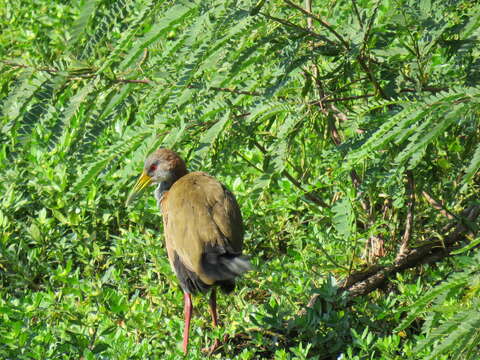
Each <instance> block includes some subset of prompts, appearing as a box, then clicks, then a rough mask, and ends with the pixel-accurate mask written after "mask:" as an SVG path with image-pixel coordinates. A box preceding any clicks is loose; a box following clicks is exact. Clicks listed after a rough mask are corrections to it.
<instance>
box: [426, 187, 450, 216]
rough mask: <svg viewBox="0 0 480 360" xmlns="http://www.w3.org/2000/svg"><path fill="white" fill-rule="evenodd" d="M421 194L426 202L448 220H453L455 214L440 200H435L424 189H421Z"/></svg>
mask: <svg viewBox="0 0 480 360" xmlns="http://www.w3.org/2000/svg"><path fill="white" fill-rule="evenodd" d="M422 195H423V197H424V198H425V200H427V202H428V203H429V204H430V205H432V206H433V208H434V209H435V210H438V211H440V214H442V215H443V216H445V217H446V218H447V219H448V220H453V219H454V218H455V215H453V214H452V213H451V212H450V211H448V210H447V209H446V208H445V207H444V206H443V204H442V203H441V202H439V201H437V200H435V199H434V198H433V197H432V196H431V195H430V194H429V193H427V192H426V191H425V190H423V191H422Z"/></svg>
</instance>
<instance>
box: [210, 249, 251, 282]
mask: <svg viewBox="0 0 480 360" xmlns="http://www.w3.org/2000/svg"><path fill="white" fill-rule="evenodd" d="M202 266H203V271H204V272H205V274H206V275H207V276H208V277H210V278H212V279H214V280H216V281H224V280H233V279H235V278H236V277H237V276H240V275H242V274H243V273H244V272H247V271H248V270H251V269H252V264H251V263H250V261H249V258H248V256H243V255H232V254H212V253H210V254H205V255H204V256H203V258H202Z"/></svg>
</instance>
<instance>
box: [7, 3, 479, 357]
mask: <svg viewBox="0 0 480 360" xmlns="http://www.w3.org/2000/svg"><path fill="white" fill-rule="evenodd" d="M309 6H311V9H310V10H311V13H312V14H314V15H313V16H310V19H311V24H309V20H308V18H309V16H308V15H309V12H310V10H309V9H308V7H309ZM0 19H1V20H0V26H1V28H0V55H1V59H0V60H1V61H0V74H1V76H0V94H1V95H0V120H1V130H0V137H1V145H0V159H1V162H0V175H1V180H2V181H1V182H0V190H1V193H2V197H1V199H0V229H1V232H0V294H1V296H0V357H2V358H6V359H46V358H48V359H70V358H83V359H96V358H98V359H146V358H161V359H169V358H171V359H176V358H181V357H182V355H181V351H180V349H179V347H178V342H179V341H180V340H181V333H182V322H183V315H182V300H181V298H182V297H181V293H180V291H179V290H178V286H177V283H176V280H175V278H174V276H173V274H172V272H171V270H170V268H169V265H168V261H167V258H166V253H165V250H164V246H163V238H162V231H161V217H160V216H159V211H158V209H157V208H156V204H155V202H154V200H153V198H152V197H149V196H145V197H144V198H143V199H140V200H139V201H137V202H136V204H135V205H134V207H132V208H129V209H127V208H125V206H124V202H125V199H126V195H127V193H128V191H129V188H130V187H131V186H132V184H133V181H134V179H135V178H136V176H137V174H138V173H139V171H140V169H141V168H142V162H143V159H144V157H145V156H146V154H148V153H149V152H150V151H152V150H153V149H155V148H157V147H158V146H160V145H162V146H166V147H171V148H174V149H176V150H177V151H178V152H180V153H181V154H182V156H184V158H185V159H186V160H187V163H188V166H189V168H190V169H191V170H197V169H202V170H204V171H207V172H209V173H212V174H215V176H217V177H218V178H219V179H221V181H222V182H224V183H225V184H227V186H228V187H229V188H230V189H232V190H233V192H234V193H235V194H236V195H237V198H238V200H239V202H240V204H241V207H242V211H243V214H244V219H245V224H246V229H247V235H246V240H245V242H246V252H247V253H249V254H251V255H252V261H253V263H254V265H255V268H256V269H255V271H252V272H250V273H248V274H247V275H246V276H245V277H244V278H243V279H242V280H241V281H240V282H239V286H238V289H237V292H236V295H235V296H231V297H222V298H221V299H220V302H219V307H220V309H221V310H220V317H221V319H222V323H223V327H222V328H221V329H211V328H210V325H209V316H208V311H207V304H206V301H205V298H201V297H199V298H198V299H196V300H195V307H196V309H197V312H196V314H195V315H196V316H195V319H194V324H193V330H192V334H191V341H192V342H191V351H190V355H189V358H192V359H193V358H199V359H200V358H203V355H202V353H201V350H200V349H201V348H202V347H203V346H206V345H208V344H209V343H211V342H212V341H213V340H212V339H214V338H215V337H222V338H223V337H224V336H225V335H227V336H228V340H227V341H226V342H225V344H224V346H223V347H222V348H221V349H220V351H219V352H218V353H216V354H214V355H213V357H217V358H238V359H261V358H268V359H271V358H275V359H306V358H309V359H310V358H313V359H330V358H332V359H337V358H338V359H400V358H401V359H425V358H431V359H450V358H461V359H467V358H468V359H476V358H478V357H479V356H480V347H479V342H480V331H479V330H478V329H479V325H480V316H479V313H478V311H477V309H478V305H479V300H478V299H479V291H480V286H479V284H480V277H479V271H480V268H479V266H480V265H479V264H480V261H479V260H480V259H479V253H478V250H475V249H476V246H477V245H478V243H479V240H478V239H477V238H476V237H475V234H476V230H477V227H478V222H475V221H474V222H466V223H467V225H468V227H469V229H470V230H471V232H470V233H471V235H470V237H469V240H470V244H469V245H467V248H465V250H464V251H459V252H457V253H456V255H455V256H452V257H450V258H448V260H445V261H443V262H441V263H438V264H436V265H430V266H426V265H425V266H422V267H421V268H417V269H414V270H410V271H407V272H404V273H402V274H398V275H397V278H395V279H391V283H390V286H389V287H387V288H384V289H382V290H381V291H380V290H379V291H376V292H374V293H372V294H371V295H369V296H364V297H359V298H356V299H355V300H354V301H353V304H350V305H348V306H347V304H346V302H347V299H346V295H342V296H340V295H337V294H336V291H335V289H336V288H337V287H338V286H339V284H340V282H341V280H342V279H345V278H346V277H347V276H348V275H349V274H351V273H352V271H355V270H360V269H363V268H365V267H367V266H369V265H371V264H373V263H378V264H390V263H392V262H393V261H394V259H395V256H396V254H397V252H398V248H399V246H400V243H401V241H402V238H403V237H405V232H407V230H406V225H405V224H406V223H408V215H409V214H410V213H412V210H413V213H414V221H413V223H412V229H411V230H412V235H411V236H410V239H409V240H410V246H411V247H416V246H419V245H421V244H424V243H426V242H428V241H433V240H437V239H443V238H444V237H445V236H446V235H447V233H446V232H445V231H446V230H444V229H445V228H446V225H447V224H449V223H450V222H451V221H452V219H453V220H457V221H461V220H462V211H463V210H464V209H467V208H469V207H472V206H478V205H479V204H478V193H479V177H478V168H479V167H480V145H479V143H480V142H479V139H480V133H479V126H478V125H479V124H478V120H479V110H480V87H479V81H480V47H479V36H480V30H479V29H480V26H479V25H480V5H479V4H478V3H476V2H472V1H467V0H463V1H462V0H458V1H456V0H449V1H445V0H443V1H435V0H421V1H413V0H384V1H371V0H352V1H333V0H326V1H323V2H317V1H312V2H311V4H310V2H309V1H306V2H305V3H304V2H302V3H300V2H290V1H288V0H284V1H280V0H274V1H273V0H272V1H263V0H260V1H259V2H252V1H248V0H246V1H209V2H205V1H203V2H201V1H148V0H144V1H139V0H131V1H129V0H124V1H123V0H121V1H107V0H95V1H72V2H68V3H67V2H62V1H53V2H52V1H48V2H47V1H45V0H18V1H16V2H15V3H13V2H6V3H4V4H2V6H0ZM412 183H413V184H414V186H413V189H412V186H411V185H409V184H412ZM412 191H413V196H414V197H415V206H414V208H412V205H411V204H410V200H409V199H411V197H412V194H411V193H412ZM429 199H430V200H429ZM431 199H434V201H433V202H434V203H436V204H437V205H438V204H441V206H440V208H441V209H440V208H439V206H432V200H431ZM440 210H441V211H440ZM464 222H465V221H464ZM374 240H375V241H376V243H377V244H380V246H381V247H383V252H384V253H385V254H384V255H383V252H382V255H381V256H379V253H378V252H375V251H374V247H373V246H372V241H374ZM419 270H421V271H419ZM313 294H320V295H321V298H322V301H321V302H320V303H319V304H317V305H316V306H315V307H314V308H313V309H309V310H308V311H307V312H306V313H304V314H303V315H301V314H300V312H301V310H302V309H305V306H306V304H307V303H308V301H309V298H310V297H311V296H312V295H313Z"/></svg>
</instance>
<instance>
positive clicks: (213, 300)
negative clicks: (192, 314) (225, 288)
mask: <svg viewBox="0 0 480 360" xmlns="http://www.w3.org/2000/svg"><path fill="white" fill-rule="evenodd" d="M210 315H212V325H213V327H214V328H215V327H217V326H218V317H217V291H216V290H215V288H213V289H212V291H211V292H210ZM219 346H220V341H219V340H218V338H216V339H215V341H214V343H213V345H212V346H210V348H209V349H208V351H209V352H210V353H213V352H214V351H215V350H216V349H217V348H218V347H219Z"/></svg>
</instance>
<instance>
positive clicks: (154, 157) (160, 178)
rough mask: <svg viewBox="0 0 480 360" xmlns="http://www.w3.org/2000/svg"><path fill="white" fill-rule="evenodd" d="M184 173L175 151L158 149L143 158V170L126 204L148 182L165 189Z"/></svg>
mask: <svg viewBox="0 0 480 360" xmlns="http://www.w3.org/2000/svg"><path fill="white" fill-rule="evenodd" d="M185 174H187V168H186V166H185V162H184V161H183V160H182V158H181V157H180V156H179V155H178V154H177V153H176V152H174V151H172V150H169V149H165V148H160V149H158V150H157V151H155V152H153V153H152V154H150V155H149V156H148V157H147V159H146V160H145V165H144V167H143V172H142V174H141V175H140V177H139V178H138V180H137V182H136V183H135V185H134V187H133V189H132V191H131V192H130V195H129V196H128V199H127V203H126V205H128V204H130V203H131V201H132V200H133V199H134V198H135V197H136V196H137V195H138V194H139V193H141V192H142V190H144V189H145V188H146V187H148V186H149V185H150V184H158V185H160V186H161V187H162V188H163V189H164V190H165V191H166V190H168V189H169V188H170V187H171V186H172V185H173V183H174V182H175V181H177V180H178V179H180V178H181V177H182V176H184V175H185Z"/></svg>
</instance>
